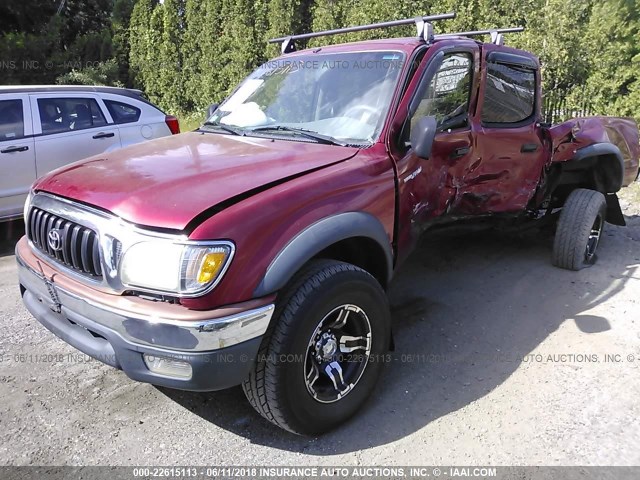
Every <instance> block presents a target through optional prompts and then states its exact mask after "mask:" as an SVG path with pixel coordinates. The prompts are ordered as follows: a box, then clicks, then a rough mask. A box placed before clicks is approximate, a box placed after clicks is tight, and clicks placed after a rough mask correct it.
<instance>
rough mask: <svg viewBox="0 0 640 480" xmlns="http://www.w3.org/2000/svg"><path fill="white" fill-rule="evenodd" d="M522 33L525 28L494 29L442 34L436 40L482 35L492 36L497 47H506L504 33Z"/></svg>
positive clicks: (492, 40)
mask: <svg viewBox="0 0 640 480" xmlns="http://www.w3.org/2000/svg"><path fill="white" fill-rule="evenodd" d="M522 31H524V27H509V28H493V29H489V30H473V31H470V32H457V33H440V34H438V35H435V38H447V37H478V36H481V35H491V43H495V44H496V45H504V36H503V33H515V32H522Z"/></svg>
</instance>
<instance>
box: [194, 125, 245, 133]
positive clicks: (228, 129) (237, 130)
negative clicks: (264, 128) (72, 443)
mask: <svg viewBox="0 0 640 480" xmlns="http://www.w3.org/2000/svg"><path fill="white" fill-rule="evenodd" d="M202 126H203V127H205V126H206V127H215V128H219V129H220V130H224V131H225V132H227V133H230V134H232V135H240V136H244V135H245V133H244V132H243V131H241V130H239V129H235V128H233V127H229V126H227V125H224V124H222V123H213V122H204V123H203V124H202Z"/></svg>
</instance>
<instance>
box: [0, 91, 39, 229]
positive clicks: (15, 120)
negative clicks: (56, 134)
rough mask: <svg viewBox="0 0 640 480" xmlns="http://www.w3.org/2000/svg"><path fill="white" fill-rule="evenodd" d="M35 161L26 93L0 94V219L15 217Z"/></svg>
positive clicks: (34, 177) (25, 193) (25, 195)
mask: <svg viewBox="0 0 640 480" xmlns="http://www.w3.org/2000/svg"><path fill="white" fill-rule="evenodd" d="M35 179H36V162H35V149H34V139H33V131H32V126H31V110H30V107H29V98H28V96H27V95H13V94H5V95H0V219H6V218H11V217H19V216H20V215H21V214H22V209H23V206H24V201H25V199H26V198H27V193H28V192H29V188H30V187H31V184H32V183H33V182H34V181H35Z"/></svg>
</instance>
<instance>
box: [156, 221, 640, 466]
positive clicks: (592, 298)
mask: <svg viewBox="0 0 640 480" xmlns="http://www.w3.org/2000/svg"><path fill="white" fill-rule="evenodd" d="M628 220H632V222H631V223H632V224H633V223H634V222H635V220H636V218H634V217H629V218H628ZM635 223H637V222H635ZM635 235H637V232H636V231H635V230H634V231H630V230H629V229H621V228H619V227H613V226H610V225H609V226H608V231H607V236H606V237H605V238H604V239H603V242H602V245H601V249H600V260H599V262H598V264H596V265H595V266H593V267H591V268H588V269H585V270H582V271H580V272H569V271H564V270H560V269H557V268H554V267H552V266H551V265H550V261H549V260H550V256H551V246H552V237H551V236H550V235H549V234H548V233H542V232H538V231H531V232H528V233H526V234H519V235H518V234H512V235H504V234H502V233H499V232H484V233H469V234H467V235H465V234H462V235H461V234H460V233H459V232H458V233H456V234H455V236H454V235H451V234H446V233H441V234H439V235H438V236H437V237H432V238H431V239H430V240H429V241H428V242H426V243H424V244H423V245H421V247H420V248H419V249H418V250H417V251H416V252H415V253H414V254H413V255H412V256H411V257H410V258H409V260H408V261H407V262H406V264H405V265H404V266H403V268H402V269H401V270H400V272H399V273H398V275H397V276H396V278H395V280H394V282H393V285H392V286H391V289H390V292H389V295H390V301H391V304H392V317H393V321H394V336H395V345H396V350H395V352H394V353H393V361H392V362H390V363H389V364H388V365H387V366H386V369H385V371H384V373H383V375H382V377H381V379H380V381H379V383H378V386H377V388H376V390H375V392H374V394H373V395H372V398H371V399H370V401H369V402H368V404H367V405H366V406H365V407H364V408H363V411H362V412H361V413H360V414H359V415H357V416H356V417H355V418H353V419H352V420H351V421H349V422H348V423H346V424H345V425H344V426H342V427H341V428H339V429H337V430H335V431H333V432H330V433H329V434H326V435H324V436H322V437H319V438H305V437H298V436H295V435H292V434H289V433H287V432H284V431H280V430H278V429H276V428H275V427H273V426H272V425H271V424H269V423H268V422H267V421H266V420H263V419H262V418H261V417H260V416H259V415H258V414H256V413H255V412H254V411H253V410H252V408H251V407H250V405H249V404H248V403H247V401H246V400H245V398H244V395H243V393H242V390H241V389H240V388H234V389H230V390H226V391H222V392H214V393H206V394H204V393H190V392H180V391H175V390H169V389H160V390H161V391H162V392H163V393H164V394H165V395H167V396H168V397H170V398H171V399H173V400H174V401H176V402H178V403H179V404H180V405H182V406H183V407H184V408H186V409H188V410H190V411H192V412H194V413H195V414H197V415H199V416H201V417H202V418H203V419H205V420H207V421H209V422H211V423H213V424H215V425H217V426H219V427H221V428H224V429H227V430H229V431H232V432H234V433H236V434H238V435H240V436H242V437H245V438H247V439H249V440H250V441H251V442H253V443H255V444H264V445H269V446H270V447H274V448H279V449H284V450H289V451H297V452H304V453H307V454H312V455H314V454H315V455H327V454H339V453H345V452H353V451H357V450H361V449H367V448H371V447H373V446H378V445H383V444H387V443H389V442H393V441H394V440H397V439H399V438H402V437H405V436H407V435H410V434H411V433H413V432H415V431H417V430H419V429H421V428H423V427H424V426H426V425H428V424H429V423H430V422H433V421H434V420H436V419H438V418H440V417H443V416H445V415H447V414H448V413H450V412H454V411H456V410H459V409H461V408H463V407H465V406H466V405H469V404H470V403H471V402H474V401H476V400H478V399H480V398H482V397H483V396H485V395H487V394H488V393H489V392H491V391H492V390H494V389H495V388H497V387H498V386H500V385H501V384H502V383H503V382H504V381H505V380H506V379H507V378H508V377H509V376H510V375H511V374H512V373H513V372H514V371H515V370H516V369H517V368H518V367H519V366H520V364H521V363H522V362H523V361H524V358H525V357H526V356H527V354H529V353H530V352H531V351H532V350H534V349H535V348H536V347H538V346H539V345H540V343H541V342H542V341H544V340H545V339H546V338H547V337H548V336H549V335H550V334H551V333H552V332H554V331H555V330H557V329H558V327H559V326H560V325H561V324H562V323H563V322H569V321H572V322H575V326H576V327H577V329H578V330H579V332H578V334H579V333H580V332H582V333H586V334H588V335H598V334H599V333H600V332H603V331H606V330H609V329H610V324H609V319H607V318H603V317H598V316H594V315H589V314H583V312H585V311H587V310H589V309H591V308H592V307H594V306H595V305H597V304H599V303H601V302H603V301H605V300H606V299H608V298H610V297H612V296H613V295H615V294H616V293H617V292H619V291H620V290H621V289H622V288H623V287H624V285H625V283H626V281H627V280H628V279H629V278H630V277H631V276H636V277H637V275H638V272H637V268H638V262H640V258H638V257H640V252H639V251H638V250H637V249H636V250H635V254H634V253H633V252H634V250H633V248H635V247H636V245H633V243H634V242H633V240H634V236H635ZM551 353H553V352H551ZM563 353H565V352H563ZM486 427H490V426H489V425H486Z"/></svg>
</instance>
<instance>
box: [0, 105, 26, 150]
mask: <svg viewBox="0 0 640 480" xmlns="http://www.w3.org/2000/svg"><path fill="white" fill-rule="evenodd" d="M23 137H24V115H23V112H22V100H19V99H18V100H0V142H2V141H4V140H17V139H19V138H23Z"/></svg>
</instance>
